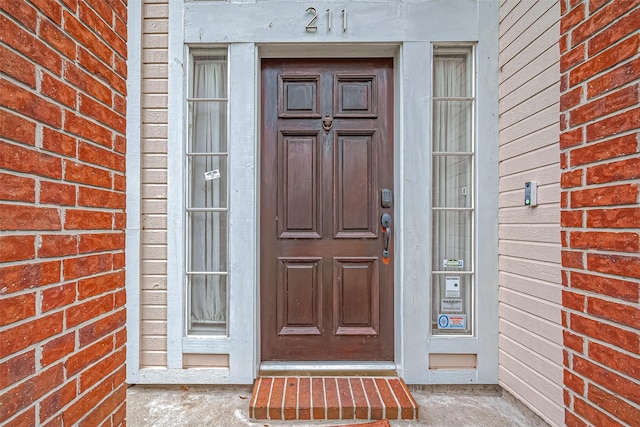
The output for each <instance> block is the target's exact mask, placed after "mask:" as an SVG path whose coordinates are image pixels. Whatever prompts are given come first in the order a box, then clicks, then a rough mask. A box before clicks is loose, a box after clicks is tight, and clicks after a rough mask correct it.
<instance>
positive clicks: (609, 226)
mask: <svg viewBox="0 0 640 427" xmlns="http://www.w3.org/2000/svg"><path fill="white" fill-rule="evenodd" d="M561 10H562V21H561V39H560V51H561V55H562V58H561V61H560V64H561V65H560V66H561V71H562V73H563V74H562V79H561V92H562V96H561V104H560V109H561V112H560V127H561V132H562V133H561V137H560V148H561V154H560V156H561V157H560V160H561V168H562V178H561V185H562V195H561V208H562V212H561V226H562V236H561V237H562V246H563V252H562V265H563V272H562V273H563V285H564V286H565V288H564V291H563V299H562V303H563V325H564V327H565V330H564V345H565V350H564V365H565V369H564V385H565V390H564V399H565V422H566V424H567V425H568V426H586V425H637V423H638V420H640V356H639V354H640V332H639V331H640V305H639V303H640V299H639V295H640V257H639V256H638V253H639V251H640V234H639V228H640V206H639V205H638V201H639V200H638V196H639V186H640V183H639V181H638V179H639V178H640V150H639V145H640V144H639V143H640V97H639V93H640V84H639V82H640V54H639V52H640V51H639V47H640V1H638V0H624V1H622V0H613V1H607V0H584V1H579V0H578V1H576V0H561Z"/></svg>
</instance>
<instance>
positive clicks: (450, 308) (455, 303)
mask: <svg viewBox="0 0 640 427" xmlns="http://www.w3.org/2000/svg"><path fill="white" fill-rule="evenodd" d="M440 311H444V312H453V313H462V298H443V299H442V300H441V301H440Z"/></svg>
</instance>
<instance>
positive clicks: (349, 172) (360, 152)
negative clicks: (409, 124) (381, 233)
mask: <svg viewBox="0 0 640 427" xmlns="http://www.w3.org/2000/svg"><path fill="white" fill-rule="evenodd" d="M336 133H337V135H336V138H335V139H336V140H337V143H336V144H335V150H336V156H335V158H336V165H335V171H336V179H337V186H336V192H335V195H336V200H335V202H334V206H335V212H336V219H337V221H336V226H337V228H336V233H335V236H336V237H337V238H377V237H378V225H377V224H374V219H373V214H374V213H375V212H377V209H376V206H375V200H374V197H373V190H374V189H375V188H377V179H376V178H377V173H375V172H376V167H375V165H376V164H377V162H376V150H375V149H374V148H375V146H376V145H377V144H375V141H374V138H375V134H374V133H373V132H372V131H369V132H366V133H368V134H365V132H362V134H351V133H349V134H344V133H340V132H336ZM375 222H377V221H375Z"/></svg>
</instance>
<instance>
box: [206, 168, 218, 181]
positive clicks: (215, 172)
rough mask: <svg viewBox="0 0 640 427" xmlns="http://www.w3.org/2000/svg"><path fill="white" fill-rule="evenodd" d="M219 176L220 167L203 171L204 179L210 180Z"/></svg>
mask: <svg viewBox="0 0 640 427" xmlns="http://www.w3.org/2000/svg"><path fill="white" fill-rule="evenodd" d="M219 178H220V169H214V170H212V171H207V172H205V173H204V179H205V181H211V180H214V179H219Z"/></svg>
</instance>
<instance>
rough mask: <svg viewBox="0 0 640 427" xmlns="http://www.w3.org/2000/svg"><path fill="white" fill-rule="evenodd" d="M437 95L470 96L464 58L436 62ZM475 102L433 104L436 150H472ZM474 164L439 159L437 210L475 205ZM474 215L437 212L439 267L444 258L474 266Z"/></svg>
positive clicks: (435, 167)
mask: <svg viewBox="0 0 640 427" xmlns="http://www.w3.org/2000/svg"><path fill="white" fill-rule="evenodd" d="M434 79H435V81H434V96H435V97H468V96H469V94H470V90H469V87H468V73H467V67H466V61H465V58H464V57H442V58H438V57H436V58H434ZM470 112H471V102H470V101H442V100H440V101H436V102H434V118H433V138H434V139H433V141H434V148H433V150H434V151H436V152H447V153H456V152H469V151H471V149H472V147H471V142H470V141H471V130H470V126H471V121H470ZM471 162H472V158H471V157H470V156H467V155H463V156H434V165H433V172H434V174H433V177H434V179H433V201H434V204H433V206H434V208H438V207H458V208H460V207H471V197H472V192H471V190H472V188H471V180H470V177H471ZM470 218H471V217H470V213H469V212H451V211H449V212H437V211H436V212H435V214H434V237H435V238H434V260H433V262H434V263H437V264H436V265H434V269H436V270H439V269H441V265H442V264H441V263H442V261H443V259H445V258H455V259H462V260H464V263H465V265H464V267H465V269H468V268H470V265H468V264H467V263H469V262H470V261H471V260H470V259H469V257H470V249H471V248H470V245H469V243H470V237H471V234H470V233H471V229H470V228H471V224H470V221H469V220H470Z"/></svg>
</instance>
